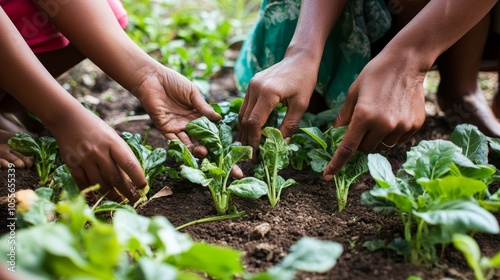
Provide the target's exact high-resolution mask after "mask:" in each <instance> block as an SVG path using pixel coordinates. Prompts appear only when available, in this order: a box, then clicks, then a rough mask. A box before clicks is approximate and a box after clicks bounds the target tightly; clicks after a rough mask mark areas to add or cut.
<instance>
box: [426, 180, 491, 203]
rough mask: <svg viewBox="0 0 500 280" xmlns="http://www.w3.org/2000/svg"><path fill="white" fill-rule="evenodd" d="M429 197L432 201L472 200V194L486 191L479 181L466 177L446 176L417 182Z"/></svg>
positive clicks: (483, 184)
mask: <svg viewBox="0 0 500 280" xmlns="http://www.w3.org/2000/svg"><path fill="white" fill-rule="evenodd" d="M418 183H419V184H420V185H421V186H422V187H423V188H424V189H425V190H426V191H427V192H428V193H429V195H431V197H432V199H433V200H439V201H441V202H443V201H449V200H455V199H460V198H472V197H473V195H474V194H476V193H479V192H482V191H484V190H486V187H487V186H486V184H485V183H484V182H483V181H481V180H476V179H471V178H467V177H455V176H446V177H443V178H439V179H435V180H432V181H418Z"/></svg>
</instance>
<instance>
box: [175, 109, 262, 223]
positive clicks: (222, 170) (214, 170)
mask: <svg viewBox="0 0 500 280" xmlns="http://www.w3.org/2000/svg"><path fill="white" fill-rule="evenodd" d="M186 129H187V132H188V134H189V135H190V136H191V137H193V138H196V139H198V140H199V141H200V142H201V144H203V145H204V146H205V147H206V148H207V149H208V155H207V157H206V158H204V159H203V160H202V162H201V164H198V160H197V159H196V158H195V157H194V156H193V155H192V154H191V152H190V151H189V149H188V148H187V147H186V146H185V145H184V144H183V143H182V142H180V141H176V140H174V141H171V142H170V144H169V148H168V153H169V155H170V156H171V157H172V158H174V159H176V160H177V161H182V162H183V163H184V164H183V165H181V170H180V175H181V176H182V177H183V178H186V179H188V180H189V181H191V182H192V183H195V184H200V185H202V186H205V187H207V188H208V189H209V190H210V194H211V195H212V198H213V201H214V203H215V209H216V210H217V213H218V214H219V215H224V214H226V213H227V212H228V210H229V208H230V206H229V203H230V197H231V195H232V194H234V195H237V196H240V197H244V198H259V197H261V196H263V195H265V194H266V193H267V185H266V183H265V182H263V181H261V180H259V179H257V178H254V177H246V178H243V179H239V180H234V181H232V182H231V183H230V184H228V182H229V177H230V173H231V169H232V168H233V166H234V165H235V164H236V163H237V162H239V161H241V160H245V159H250V158H251V157H252V147H250V146H241V143H239V142H234V143H233V134H232V130H231V128H230V127H229V126H227V125H225V124H223V123H221V124H219V126H217V125H216V124H214V123H213V122H211V121H210V120H209V119H208V118H206V117H201V118H198V119H195V120H192V121H190V122H189V123H188V124H187V125H186ZM231 212H232V213H236V210H235V209H232V210H231ZM243 214H244V213H241V215H243Z"/></svg>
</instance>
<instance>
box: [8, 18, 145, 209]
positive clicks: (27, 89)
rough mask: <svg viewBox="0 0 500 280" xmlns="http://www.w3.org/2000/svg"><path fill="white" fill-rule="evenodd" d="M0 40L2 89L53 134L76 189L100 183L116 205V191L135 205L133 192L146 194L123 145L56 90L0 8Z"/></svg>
mask: <svg viewBox="0 0 500 280" xmlns="http://www.w3.org/2000/svg"><path fill="white" fill-rule="evenodd" d="M0 34H1V35H2V36H0V46H1V49H2V51H1V52H0V61H1V62H2V63H0V87H1V88H3V89H4V90H6V91H7V92H8V93H9V94H10V95H12V96H13V97H14V98H16V99H17V100H18V101H19V102H20V103H21V104H23V105H24V106H26V107H27V108H28V109H30V110H31V111H32V112H33V113H34V114H35V115H37V117H38V118H40V120H41V121H42V122H43V123H44V124H45V125H46V126H47V128H48V129H49V130H50V131H51V132H52V133H53V135H54V137H55V138H56V140H57V143H58V145H59V149H60V152H61V156H62V159H63V161H64V162H65V163H66V164H67V165H68V168H69V169H70V171H71V173H72V175H73V177H74V178H75V181H76V182H77V183H78V185H79V186H80V187H82V188H85V187H88V186H90V185H93V184H96V183H99V184H101V189H102V191H103V192H104V193H107V192H109V194H108V195H109V197H110V198H111V199H119V195H118V194H117V193H116V191H115V190H114V188H113V187H115V188H116V189H117V190H118V191H119V192H120V193H122V194H123V195H124V196H125V197H127V198H128V199H129V200H131V201H136V200H138V199H139V198H140V196H139V194H138V193H137V191H136V188H135V186H136V187H137V188H144V187H145V186H146V179H145V177H144V175H143V174H142V170H141V167H140V165H139V162H138V161H137V159H136V158H135V156H134V154H133V152H132V151H131V150H130V148H128V146H127V144H126V143H125V142H124V141H123V140H122V139H121V138H120V136H119V135H118V134H116V132H114V130H113V129H112V128H110V127H109V126H107V125H106V124H105V123H104V122H103V121H102V120H100V119H99V118H98V117H97V116H95V115H94V114H93V113H91V112H90V111H88V110H87V109H85V108H84V107H83V106H82V105H81V104H80V103H78V101H76V99H74V98H73V97H72V96H71V95H70V94H69V93H68V92H67V91H66V90H64V89H63V88H62V87H61V86H60V85H59V83H58V82H57V81H56V80H55V79H54V78H53V77H52V76H51V75H50V73H49V72H48V71H47V70H46V69H45V67H44V66H43V65H42V64H41V63H40V62H39V61H38V59H37V58H36V56H35V55H34V54H33V52H32V51H31V50H30V48H29V47H28V45H27V44H26V42H25V41H24V39H23V38H22V37H21V35H20V34H19V32H18V31H17V29H16V28H15V26H14V25H13V24H12V22H11V21H10V20H9V18H8V17H7V15H6V14H5V12H4V11H3V9H1V8H0ZM126 177H129V178H130V180H131V182H132V183H133V184H132V183H131V182H130V181H129V180H128V179H127V178H126ZM134 185H135V186H134Z"/></svg>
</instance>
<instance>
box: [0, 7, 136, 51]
mask: <svg viewBox="0 0 500 280" xmlns="http://www.w3.org/2000/svg"><path fill="white" fill-rule="evenodd" d="M84 1H85V0H84ZM107 1H108V3H109V5H110V6H111V9H112V10H113V12H114V14H115V16H116V18H117V20H118V22H119V23H120V25H121V26H122V28H125V27H126V26H127V23H128V21H127V12H126V11H125V9H124V8H123V5H122V3H121V2H120V0H107ZM40 3H43V2H42V1H40ZM45 3H46V4H45V5H47V8H48V9H47V10H49V11H53V12H57V11H58V7H57V6H58V5H64V3H66V1H60V0H59V1H58V0H52V1H45ZM0 6H1V7H2V9H3V10H4V11H5V13H6V14H7V15H8V16H9V18H10V20H11V21H12V22H13V23H14V25H15V26H16V27H17V30H19V32H20V33H21V35H22V36H23V38H24V40H25V41H26V43H28V45H29V46H30V48H31V49H32V50H33V52H34V53H41V52H48V51H53V50H57V49H61V48H64V47H66V46H67V45H68V44H69V41H68V39H67V38H66V37H64V36H63V35H62V34H61V33H60V32H59V31H58V30H57V29H56V28H55V27H54V26H53V25H52V24H51V23H50V21H49V17H48V15H47V14H46V13H44V12H42V11H40V10H39V9H38V8H37V7H36V6H35V5H34V4H33V2H32V1H31V0H0Z"/></svg>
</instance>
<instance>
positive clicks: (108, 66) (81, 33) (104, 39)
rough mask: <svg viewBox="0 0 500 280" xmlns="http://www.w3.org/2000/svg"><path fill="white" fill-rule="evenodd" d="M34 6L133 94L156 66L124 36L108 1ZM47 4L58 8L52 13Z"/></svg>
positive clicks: (73, 0)
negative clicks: (44, 12)
mask: <svg viewBox="0 0 500 280" xmlns="http://www.w3.org/2000/svg"><path fill="white" fill-rule="evenodd" d="M33 2H34V3H35V4H36V5H38V6H39V7H40V8H41V9H46V10H45V11H46V13H47V14H48V16H49V18H50V20H51V22H52V23H53V24H54V25H55V26H56V27H57V29H59V30H60V31H61V32H62V33H63V34H64V35H65V36H66V37H67V38H68V39H69V40H70V41H71V43H72V44H73V45H75V46H76V47H77V48H78V49H79V50H80V51H81V52H82V53H83V54H84V55H85V56H87V57H88V58H89V59H90V60H92V61H93V62H94V63H95V64H96V65H97V66H99V67H100V68H101V69H102V70H103V71H104V72H106V74H108V75H109V76H110V77H112V78H113V79H114V80H115V81H117V82H118V83H120V84H121V85H122V86H123V87H125V88H126V89H128V90H130V91H132V92H134V90H135V87H137V86H138V85H137V81H139V80H141V78H142V77H144V76H145V75H148V73H147V72H148V71H150V70H151V67H150V66H151V65H154V64H155V63H157V62H156V61H155V60H154V59H152V58H151V57H150V56H149V55H147V54H146V53H145V52H143V51H142V50H141V49H140V48H139V47H138V46H137V44H135V43H134V42H133V41H132V40H131V39H130V37H129V36H128V35H127V34H126V33H125V31H124V30H123V29H122V27H121V26H120V24H119V23H118V21H117V20H116V18H115V16H114V14H113V11H112V10H111V8H110V7H109V5H108V3H107V1H106V0H67V1H59V2H63V3H61V4H59V3H58V1H54V0H39V1H33ZM47 2H51V3H55V4H54V5H58V6H57V8H52V10H49V9H47V7H48V5H43V3H47ZM49 7H50V6H49ZM55 11H57V12H55Z"/></svg>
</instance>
